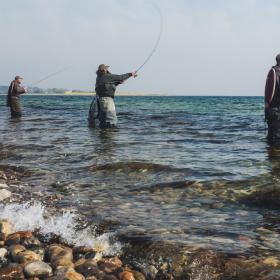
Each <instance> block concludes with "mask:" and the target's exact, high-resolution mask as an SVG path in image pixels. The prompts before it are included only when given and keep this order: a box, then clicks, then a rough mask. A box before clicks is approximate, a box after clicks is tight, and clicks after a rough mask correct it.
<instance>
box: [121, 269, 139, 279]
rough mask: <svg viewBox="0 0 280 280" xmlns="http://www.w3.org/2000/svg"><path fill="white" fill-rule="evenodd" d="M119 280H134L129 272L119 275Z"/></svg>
mask: <svg viewBox="0 0 280 280" xmlns="http://www.w3.org/2000/svg"><path fill="white" fill-rule="evenodd" d="M119 278H120V280H135V278H134V275H133V273H132V272H130V271H124V272H121V273H120V274H119Z"/></svg>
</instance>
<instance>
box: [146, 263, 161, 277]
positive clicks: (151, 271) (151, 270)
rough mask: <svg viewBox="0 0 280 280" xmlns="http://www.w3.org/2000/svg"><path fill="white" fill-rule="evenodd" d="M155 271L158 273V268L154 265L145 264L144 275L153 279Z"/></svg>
mask: <svg viewBox="0 0 280 280" xmlns="http://www.w3.org/2000/svg"><path fill="white" fill-rule="evenodd" d="M157 273H158V270H157V269H156V267H154V266H153V265H149V266H147V268H146V271H145V275H146V277H147V279H155V278H156V275H157Z"/></svg>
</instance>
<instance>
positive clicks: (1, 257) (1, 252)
mask: <svg viewBox="0 0 280 280" xmlns="http://www.w3.org/2000/svg"><path fill="white" fill-rule="evenodd" d="M7 253H8V250H7V249H5V248H0V261H2V260H4V258H5V257H6V255H7Z"/></svg>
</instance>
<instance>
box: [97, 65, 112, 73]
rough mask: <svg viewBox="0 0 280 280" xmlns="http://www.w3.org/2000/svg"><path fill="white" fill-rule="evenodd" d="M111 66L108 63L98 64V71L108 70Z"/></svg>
mask: <svg viewBox="0 0 280 280" xmlns="http://www.w3.org/2000/svg"><path fill="white" fill-rule="evenodd" d="M109 67H110V66H109V65H106V64H100V65H99V66H98V71H105V70H108V68H109Z"/></svg>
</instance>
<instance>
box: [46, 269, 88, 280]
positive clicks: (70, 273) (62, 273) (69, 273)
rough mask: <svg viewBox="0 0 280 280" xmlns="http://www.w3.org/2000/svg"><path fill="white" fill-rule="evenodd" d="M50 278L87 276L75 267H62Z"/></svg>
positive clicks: (77, 279) (73, 279)
mask: <svg viewBox="0 0 280 280" xmlns="http://www.w3.org/2000/svg"><path fill="white" fill-rule="evenodd" d="M48 279H49V280H85V277H84V276H83V275H82V274H80V273H78V272H76V271H75V270H74V269H73V268H61V269H59V270H57V272H56V274H55V276H53V277H51V278H48Z"/></svg>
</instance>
